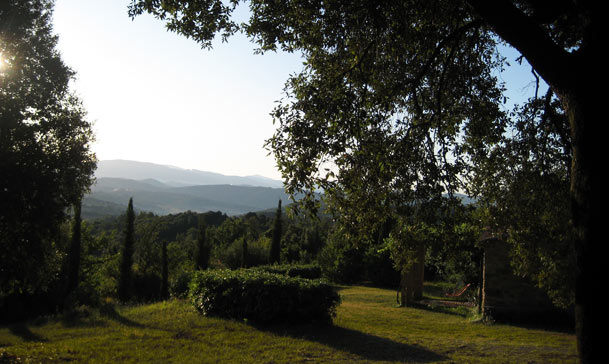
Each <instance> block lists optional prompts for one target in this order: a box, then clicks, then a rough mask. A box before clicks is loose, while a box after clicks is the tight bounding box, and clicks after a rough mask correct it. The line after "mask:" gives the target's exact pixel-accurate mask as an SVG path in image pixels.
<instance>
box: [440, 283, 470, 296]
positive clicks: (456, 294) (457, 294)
mask: <svg viewBox="0 0 609 364" xmlns="http://www.w3.org/2000/svg"><path fill="white" fill-rule="evenodd" d="M469 286H471V283H468V284H466V285H465V287H463V288H462V289H461V291H459V293H446V294H444V295H445V296H446V297H459V296H461V295H462V294H463V292H465V291H467V289H468V288H469Z"/></svg>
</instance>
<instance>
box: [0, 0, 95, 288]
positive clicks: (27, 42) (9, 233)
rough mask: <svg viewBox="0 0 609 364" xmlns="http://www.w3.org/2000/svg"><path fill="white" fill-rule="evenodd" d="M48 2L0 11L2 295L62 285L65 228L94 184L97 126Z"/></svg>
mask: <svg viewBox="0 0 609 364" xmlns="http://www.w3.org/2000/svg"><path fill="white" fill-rule="evenodd" d="M52 6H53V1H50V0H28V1H14V0H10V1H3V2H2V4H1V5H0V24H2V26H1V27H0V58H1V60H0V62H2V67H0V261H2V266H1V268H0V295H5V294H11V293H26V292H34V291H45V290H47V289H49V287H50V286H51V285H52V284H53V282H54V281H55V280H56V279H57V274H58V271H57V268H58V266H60V264H58V263H59V262H60V261H61V255H59V256H58V255H57V251H58V250H59V251H61V249H63V247H62V246H60V245H59V243H60V242H59V238H58V234H59V226H60V224H61V222H62V221H63V220H64V219H65V218H66V211H67V210H68V208H69V207H70V206H72V205H74V204H76V203H78V201H79V200H80V198H81V197H82V195H83V193H84V192H85V191H87V189H88V188H89V186H90V185H91V183H92V179H93V171H94V170H95V165H96V159H95V156H94V154H93V152H92V151H91V149H90V143H91V141H92V140H93V132H92V128H91V124H90V123H89V122H88V121H87V120H86V113H85V110H84V109H83V107H82V104H81V102H80V100H78V98H77V97H75V96H74V95H73V94H72V93H71V92H70V91H69V87H68V86H69V82H70V80H72V79H73V78H74V72H73V71H72V70H71V69H70V68H69V67H68V66H67V65H65V64H64V62H63V61H62V59H61V56H60V54H59V51H58V50H57V49H56V45H57V37H56V36H55V35H53V32H52Z"/></svg>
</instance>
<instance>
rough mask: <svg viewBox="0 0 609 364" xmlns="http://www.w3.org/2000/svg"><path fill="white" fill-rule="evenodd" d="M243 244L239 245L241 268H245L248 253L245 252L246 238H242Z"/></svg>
mask: <svg viewBox="0 0 609 364" xmlns="http://www.w3.org/2000/svg"><path fill="white" fill-rule="evenodd" d="M242 239H243V243H242V245H241V268H247V262H248V259H249V258H248V255H249V254H248V251H247V237H245V236H244V237H243V238H242Z"/></svg>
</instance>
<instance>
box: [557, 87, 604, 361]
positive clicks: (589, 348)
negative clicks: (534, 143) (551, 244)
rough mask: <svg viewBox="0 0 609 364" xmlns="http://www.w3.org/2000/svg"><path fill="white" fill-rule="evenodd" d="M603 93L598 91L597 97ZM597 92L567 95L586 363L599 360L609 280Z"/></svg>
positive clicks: (580, 340)
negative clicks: (602, 293) (604, 288)
mask: <svg viewBox="0 0 609 364" xmlns="http://www.w3.org/2000/svg"><path fill="white" fill-rule="evenodd" d="M596 92H598V91H596ZM594 93H595V90H593V89H586V88H585V87H581V88H580V90H579V92H574V93H566V94H565V95H564V96H563V103H564V104H565V110H566V111H567V114H568V117H569V121H570V123H571V138H572V144H573V161H572V168H571V209H572V217H573V225H574V228H575V235H576V238H575V242H574V246H575V256H576V262H577V264H576V275H575V279H576V281H575V282H576V288H575V319H576V333H577V348H578V352H579V356H580V360H581V363H593V362H594V358H599V357H600V356H598V355H599V354H600V353H599V351H600V350H599V349H600V348H602V346H600V342H599V341H600V335H599V334H598V333H599V332H602V331H601V330H602V327H601V323H600V322H601V320H600V318H601V317H603V316H604V311H602V310H601V307H600V306H601V305H600V301H601V297H599V296H598V294H597V292H598V287H596V288H595V286H596V284H597V282H600V280H601V279H603V277H604V276H606V274H604V275H603V274H602V272H601V268H602V267H603V266H604V265H605V264H606V262H605V261H604V259H603V258H604V257H606V255H605V254H604V253H603V250H602V249H603V245H604V244H603V240H602V239H603V238H601V237H602V235H601V234H602V233H603V231H602V230H601V229H602V225H601V224H602V222H601V217H600V211H602V210H601V208H603V204H604V203H603V201H604V200H606V198H605V197H604V196H605V194H606V192H603V191H601V186H600V173H601V172H600V170H601V169H602V168H601V166H600V165H599V163H598V161H599V158H601V156H603V155H606V153H603V152H604V151H603V148H602V146H603V142H604V140H602V139H603V138H602V130H601V128H600V126H601V125H602V124H604V120H602V119H600V118H601V117H602V116H601V115H603V114H601V110H600V105H601V104H600V100H597V98H598V97H597V96H595V95H594Z"/></svg>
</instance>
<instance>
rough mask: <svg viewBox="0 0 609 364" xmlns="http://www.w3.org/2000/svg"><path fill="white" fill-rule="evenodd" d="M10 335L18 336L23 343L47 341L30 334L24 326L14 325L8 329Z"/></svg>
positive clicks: (30, 331) (32, 333) (28, 329)
mask: <svg viewBox="0 0 609 364" xmlns="http://www.w3.org/2000/svg"><path fill="white" fill-rule="evenodd" d="M8 329H9V331H10V332H11V334H13V335H15V336H19V337H20V338H21V339H22V340H23V341H29V342H46V341H47V339H45V338H44V337H42V336H40V335H38V334H36V333H34V332H32V330H30V328H29V327H27V325H25V324H14V325H10V326H9V327H8Z"/></svg>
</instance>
